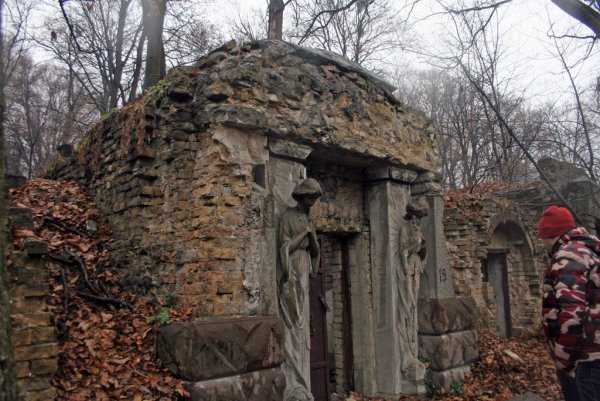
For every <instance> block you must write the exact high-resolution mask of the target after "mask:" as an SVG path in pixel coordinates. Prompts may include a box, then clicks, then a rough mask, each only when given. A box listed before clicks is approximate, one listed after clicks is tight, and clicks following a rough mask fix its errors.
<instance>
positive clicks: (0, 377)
mask: <svg viewBox="0 0 600 401" xmlns="http://www.w3.org/2000/svg"><path fill="white" fill-rule="evenodd" d="M3 9H4V0H0V54H4V53H5V48H4V39H5V37H4V29H3V28H4V24H3V23H4V21H3V17H2V15H4V13H3V12H2V11H3ZM2 59H4V58H2ZM2 59H0V67H1V68H0V401H12V400H16V399H17V389H16V379H15V371H14V354H13V345H12V339H11V337H12V336H11V334H12V333H11V319H10V301H9V296H8V273H7V270H6V254H5V251H6V246H7V243H6V238H7V235H6V234H7V232H6V228H7V219H6V213H7V205H6V204H7V199H6V187H5V185H4V184H5V182H4V176H5V170H4V129H3V125H4V124H3V123H4V90H3V88H4V82H5V80H4V79H5V71H6V70H5V66H4V62H3V61H2Z"/></svg>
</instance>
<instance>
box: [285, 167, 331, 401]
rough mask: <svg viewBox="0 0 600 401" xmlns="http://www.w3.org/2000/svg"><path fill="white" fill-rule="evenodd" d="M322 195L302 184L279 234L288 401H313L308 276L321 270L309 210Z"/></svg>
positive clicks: (309, 182)
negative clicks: (294, 203) (294, 204)
mask: <svg viewBox="0 0 600 401" xmlns="http://www.w3.org/2000/svg"><path fill="white" fill-rule="evenodd" d="M321 195H322V191H321V187H320V185H319V183H318V182H317V181H316V180H314V179H312V178H308V179H306V180H304V181H302V182H301V183H300V184H299V185H298V186H297V187H296V189H294V192H293V193H292V197H293V198H294V199H295V200H296V202H297V203H298V205H297V206H296V207H290V208H288V209H287V210H286V211H285V212H284V214H283V217H282V220H281V226H280V231H279V241H280V248H279V255H280V261H281V263H280V266H279V267H280V268H279V269H278V272H277V273H278V274H277V278H278V283H277V284H278V295H279V297H278V298H279V313H280V315H281V318H282V319H283V321H284V323H285V326H286V327H285V347H284V362H283V368H284V372H285V375H286V381H287V388H286V391H285V397H284V399H285V400H286V401H312V400H313V396H312V394H311V392H310V322H309V312H310V311H309V299H308V290H309V283H308V279H309V274H310V275H311V276H312V277H314V276H316V274H317V270H318V268H319V253H320V250H319V243H318V242H317V234H316V233H315V229H314V227H313V223H312V220H311V218H310V208H311V207H312V206H313V205H314V203H315V202H316V201H317V199H318V198H319V197H320V196H321Z"/></svg>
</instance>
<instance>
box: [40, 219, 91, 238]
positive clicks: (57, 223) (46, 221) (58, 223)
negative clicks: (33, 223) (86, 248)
mask: <svg viewBox="0 0 600 401" xmlns="http://www.w3.org/2000/svg"><path fill="white" fill-rule="evenodd" d="M44 225H47V226H54V228H56V229H59V230H63V231H69V232H71V233H73V234H77V235H80V236H82V237H88V235H87V233H84V232H83V231H81V230H78V229H76V228H74V227H71V226H68V225H66V224H65V223H63V222H61V221H58V220H55V219H53V218H51V217H48V216H44V217H42V226H44Z"/></svg>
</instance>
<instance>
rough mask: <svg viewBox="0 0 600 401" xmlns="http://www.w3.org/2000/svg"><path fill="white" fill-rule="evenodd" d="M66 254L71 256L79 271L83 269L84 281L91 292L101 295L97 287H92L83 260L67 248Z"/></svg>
mask: <svg viewBox="0 0 600 401" xmlns="http://www.w3.org/2000/svg"><path fill="white" fill-rule="evenodd" d="M65 252H66V253H67V255H69V257H70V258H71V259H73V261H75V263H76V264H77V266H79V269H81V272H82V273H83V279H84V280H85V283H86V284H87V286H88V287H89V288H90V290H92V291H94V292H95V293H96V294H97V295H101V294H100V290H98V288H97V287H96V286H95V285H92V283H91V281H90V277H89V276H88V273H87V269H86V267H85V262H84V261H83V259H81V258H80V257H79V256H77V255H75V254H74V253H73V252H71V251H70V250H69V248H67V247H65Z"/></svg>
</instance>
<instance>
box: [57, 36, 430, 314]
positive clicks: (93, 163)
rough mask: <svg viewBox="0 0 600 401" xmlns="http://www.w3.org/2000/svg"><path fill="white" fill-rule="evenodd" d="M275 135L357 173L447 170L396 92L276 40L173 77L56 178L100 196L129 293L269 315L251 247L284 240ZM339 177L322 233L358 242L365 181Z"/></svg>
mask: <svg viewBox="0 0 600 401" xmlns="http://www.w3.org/2000/svg"><path fill="white" fill-rule="evenodd" d="M277 138H279V139H285V140H286V141H294V142H297V143H302V144H305V145H309V146H310V147H311V149H312V150H313V154H312V155H311V158H313V160H325V159H335V160H336V162H343V163H341V164H346V165H357V166H359V168H358V169H356V170H357V171H359V170H360V169H361V168H362V167H363V166H365V165H368V164H372V163H375V162H376V161H377V159H378V158H385V159H386V161H387V162H390V163H397V164H402V165H411V166H413V167H414V168H415V169H420V170H433V169H435V168H436V165H437V151H436V149H435V146H434V137H433V130H432V127H431V125H430V124H429V123H428V122H426V121H425V119H424V118H423V117H421V115H420V114H417V113H414V112H411V111H408V110H405V109H404V108H403V106H402V105H401V104H400V103H399V102H398V101H397V99H395V98H394V97H393V96H392V95H391V91H390V87H389V86H386V84H384V83H382V82H381V81H378V80H377V79H376V78H374V77H373V76H372V75H369V74H368V73H367V72H366V71H364V70H361V69H360V68H359V67H358V68H357V67H356V66H353V65H350V64H348V63H347V62H344V61H343V60H341V59H340V60H337V59H335V58H332V55H331V54H329V53H323V52H318V51H317V52H313V51H309V50H307V49H303V48H299V47H296V46H293V45H289V44H285V43H283V42H277V41H275V42H273V41H266V42H260V43H258V44H254V45H246V46H242V47H235V46H230V47H224V48H223V49H221V50H220V51H216V52H214V53H212V54H210V55H209V56H207V57H205V58H204V59H202V60H201V61H200V62H199V64H198V66H195V67H185V68H179V69H176V70H172V71H170V72H169V74H168V76H167V77H166V78H165V80H163V81H161V82H160V83H159V84H158V85H157V86H155V87H153V88H151V89H150V90H149V91H147V92H146V94H145V95H144V96H143V97H141V98H140V99H138V100H137V101H136V102H135V103H133V104H130V105H127V106H125V107H124V108H123V109H121V110H119V111H118V112H116V113H115V114H113V115H109V116H105V118H104V119H103V120H102V121H100V122H99V123H98V124H97V125H96V126H95V127H94V128H93V129H92V130H91V132H90V133H89V135H88V137H87V139H86V140H84V142H83V143H82V144H81V145H80V146H79V148H78V149H77V150H76V151H75V152H74V153H73V154H72V155H68V154H66V157H65V158H64V160H62V161H59V162H57V163H56V164H55V166H54V170H53V173H52V176H53V177H55V178H60V179H76V180H79V181H82V182H83V184H84V185H86V186H87V187H88V188H89V189H90V192H91V193H92V195H93V197H94V199H95V200H96V202H97V204H98V206H99V208H100V209H101V210H102V211H103V213H105V214H106V215H107V218H108V220H109V223H110V224H111V226H112V227H113V228H114V232H115V237H116V241H115V243H114V246H113V248H112V250H111V251H112V252H111V254H112V255H113V257H114V259H115V262H116V264H117V266H119V267H120V268H121V271H122V274H121V276H122V277H123V283H124V284H125V285H126V286H127V287H129V288H131V289H133V290H135V291H137V292H140V293H145V294H147V295H149V296H152V297H154V298H155V299H158V300H159V301H162V300H163V299H164V297H165V295H167V294H171V295H173V296H174V297H175V299H176V300H177V301H178V302H180V303H184V304H194V305H196V308H197V309H196V314H197V315H198V316H231V315H238V314H242V315H245V314H272V313H274V312H275V306H274V300H273V296H272V294H271V296H269V294H268V292H269V291H267V293H265V288H262V287H261V278H262V277H271V275H270V273H269V272H267V271H266V270H265V269H271V270H273V269H274V260H273V261H271V262H269V263H265V259H269V258H274V257H275V254H276V253H275V252H274V249H271V248H268V247H257V246H255V245H256V244H257V243H259V242H260V241H263V242H264V238H266V237H269V236H270V237H269V238H271V239H273V240H274V238H273V235H274V232H276V230H277V228H276V227H277V223H278V221H277V213H278V209H277V208H278V207H280V206H278V204H275V209H273V207H274V206H273V199H272V198H270V196H271V195H272V194H273V188H271V187H270V186H269V185H268V183H267V182H266V181H267V180H268V179H270V178H269V177H270V176H269V174H270V175H271V176H273V175H276V174H278V173H280V171H278V169H277V165H276V163H273V162H270V164H269V163H267V162H268V161H272V159H273V157H272V156H273V154H274V153H273V152H275V154H276V153H277V152H278V151H277V150H273V148H271V149H268V145H267V143H271V141H272V140H275V139H277ZM269 146H270V145H269ZM332 152H335V156H334V157H333V156H332V154H333V153H332ZM313 156H314V157H313ZM285 157H288V156H285ZM269 169H270V172H269V171H268V170H269ZM332 173H333V174H332V176H331V177H330V178H324V177H319V179H322V181H323V183H324V186H325V187H326V190H325V193H326V196H325V197H324V199H323V202H321V203H319V204H317V205H316V207H315V221H316V226H317V229H318V230H325V231H353V232H359V231H360V230H361V228H362V227H364V225H365V224H364V222H363V215H364V213H363V210H364V207H363V206H362V203H363V197H362V195H361V193H362V191H363V189H362V187H361V186H360V184H359V182H360V180H361V177H360V175H356V176H354V177H353V180H354V181H352V180H349V179H345V178H342V180H344V182H343V185H341V186H340V185H339V182H338V180H339V179H340V178H339V176H340V174H337V175H336V172H335V171H332ZM343 175H344V174H341V176H343ZM287 179H288V180H290V177H288V178H287ZM279 190H282V191H283V190H286V191H287V188H283V189H281V188H280V189H279ZM275 196H276V197H277V194H275ZM286 196H288V197H289V194H286ZM274 216H275V217H274Z"/></svg>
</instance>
